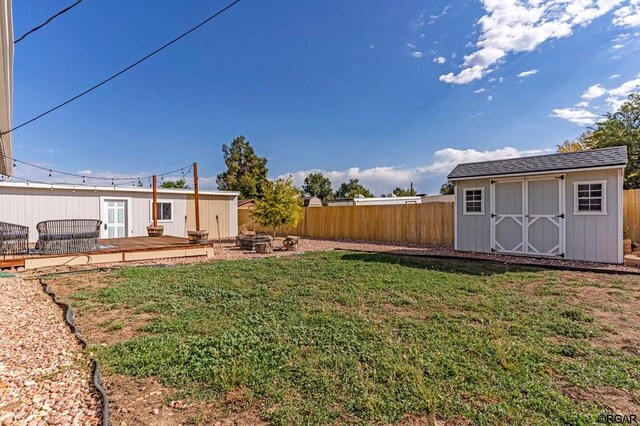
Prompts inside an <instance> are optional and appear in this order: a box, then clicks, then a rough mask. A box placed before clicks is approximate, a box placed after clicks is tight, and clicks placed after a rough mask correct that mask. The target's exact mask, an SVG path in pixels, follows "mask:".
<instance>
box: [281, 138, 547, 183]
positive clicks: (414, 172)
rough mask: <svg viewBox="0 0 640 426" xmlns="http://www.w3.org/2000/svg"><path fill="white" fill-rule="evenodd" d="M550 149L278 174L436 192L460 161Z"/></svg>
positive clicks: (461, 153) (464, 152)
mask: <svg viewBox="0 0 640 426" xmlns="http://www.w3.org/2000/svg"><path fill="white" fill-rule="evenodd" d="M547 151H549V150H544V151H542V150H531V151H523V150H518V149H516V148H512V147H504V148H498V149H495V150H491V151H477V150H475V149H456V148H445V149H441V150H439V151H436V152H435V153H434V154H433V159H432V161H431V163H429V164H426V165H424V166H420V167H414V168H405V167H393V166H381V167H371V168H368V169H361V168H359V167H351V168H348V169H346V170H321V169H311V170H299V171H296V172H293V173H287V174H284V175H281V176H278V177H285V176H288V175H289V174H291V175H292V176H293V182H294V184H296V185H298V186H301V185H302V183H303V182H304V178H305V177H306V176H307V175H308V174H309V173H318V172H320V173H322V174H324V175H325V176H326V177H328V178H329V179H330V180H331V183H332V184H333V188H334V189H337V188H338V186H339V185H340V183H342V182H345V181H347V180H349V179H359V180H360V183H362V184H363V185H364V186H366V187H367V188H369V189H371V190H372V191H373V193H374V194H382V193H388V192H390V191H391V190H392V189H393V188H395V187H397V186H401V187H407V186H409V184H410V183H411V182H413V183H414V184H415V185H416V187H417V188H418V190H419V191H425V192H429V191H431V192H435V191H437V189H438V188H439V187H440V184H442V182H444V179H445V176H446V174H448V173H449V172H450V171H451V170H452V169H453V168H454V167H455V166H456V164H459V163H469V162H474V161H489V160H498V159H504V158H515V157H522V156H526V155H535V154H540V153H544V152H547Z"/></svg>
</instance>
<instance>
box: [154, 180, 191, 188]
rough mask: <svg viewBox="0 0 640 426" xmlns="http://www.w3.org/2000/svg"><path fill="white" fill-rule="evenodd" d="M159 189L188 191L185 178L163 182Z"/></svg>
mask: <svg viewBox="0 0 640 426" xmlns="http://www.w3.org/2000/svg"><path fill="white" fill-rule="evenodd" d="M160 188H173V189H189V185H187V181H186V180H185V178H180V179H178V180H165V181H164V182H162V185H160Z"/></svg>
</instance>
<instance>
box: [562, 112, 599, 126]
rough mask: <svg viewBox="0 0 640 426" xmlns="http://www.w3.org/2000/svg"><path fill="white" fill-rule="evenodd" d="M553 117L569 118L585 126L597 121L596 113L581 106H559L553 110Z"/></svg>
mask: <svg viewBox="0 0 640 426" xmlns="http://www.w3.org/2000/svg"><path fill="white" fill-rule="evenodd" d="M552 116H553V117H557V118H562V119H563V120H568V121H570V122H572V123H574V124H579V125H581V126H584V125H586V124H593V123H595V119H596V118H597V117H598V116H597V115H596V114H594V113H592V112H591V111H588V110H586V109H581V108H558V109H554V110H553V115H552Z"/></svg>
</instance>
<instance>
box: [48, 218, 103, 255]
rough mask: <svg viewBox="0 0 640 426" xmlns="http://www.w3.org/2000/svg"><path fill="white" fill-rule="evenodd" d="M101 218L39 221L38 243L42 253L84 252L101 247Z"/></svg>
mask: <svg viewBox="0 0 640 426" xmlns="http://www.w3.org/2000/svg"><path fill="white" fill-rule="evenodd" d="M101 224H102V221H101V220H95V219H65V220H47V221H44V222H40V223H38V225H36V228H37V229H38V243H37V244H36V248H37V249H38V251H39V252H40V253H41V254H62V253H83V252H90V251H98V250H99V249H100V242H99V237H100V225H101Z"/></svg>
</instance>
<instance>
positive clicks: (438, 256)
mask: <svg viewBox="0 0 640 426" xmlns="http://www.w3.org/2000/svg"><path fill="white" fill-rule="evenodd" d="M334 250H336V251H351V252H361V253H372V254H386V255H387V256H407V257H421V258H425V259H426V258H433V259H442V260H463V261H467V262H489V263H494V264H497V265H503V266H504V265H510V266H521V267H529V268H538V269H555V270H559V271H574V272H595V273H600V274H610V275H627V274H628V275H640V270H638V271H621V270H617V269H606V268H602V269H601V268H597V267H596V268H590V267H587V266H571V265H556V264H544V265H542V264H541V265H538V264H535V263H527V262H517V261H516V262H514V261H512V260H511V259H509V260H504V261H501V260H496V259H485V258H482V257H466V256H463V255H460V256H456V255H452V254H430V253H394V252H389V251H376V250H360V249H345V248H334ZM408 250H411V249H408Z"/></svg>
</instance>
